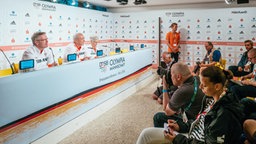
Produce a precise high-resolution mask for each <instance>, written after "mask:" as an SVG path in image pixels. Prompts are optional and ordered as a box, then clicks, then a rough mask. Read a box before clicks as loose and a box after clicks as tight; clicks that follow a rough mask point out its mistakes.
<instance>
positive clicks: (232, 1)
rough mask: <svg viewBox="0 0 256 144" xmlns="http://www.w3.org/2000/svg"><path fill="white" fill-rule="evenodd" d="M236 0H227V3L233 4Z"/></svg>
mask: <svg viewBox="0 0 256 144" xmlns="http://www.w3.org/2000/svg"><path fill="white" fill-rule="evenodd" d="M235 1H236V0H225V2H226V4H232V3H234V2H235Z"/></svg>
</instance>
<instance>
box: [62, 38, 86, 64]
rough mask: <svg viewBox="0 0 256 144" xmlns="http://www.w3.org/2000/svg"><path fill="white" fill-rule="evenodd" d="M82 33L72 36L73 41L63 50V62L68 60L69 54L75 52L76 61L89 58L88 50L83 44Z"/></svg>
mask: <svg viewBox="0 0 256 144" xmlns="http://www.w3.org/2000/svg"><path fill="white" fill-rule="evenodd" d="M84 42H85V40H84V35H83V34H82V33H77V34H75V35H74V37H73V43H70V44H69V45H68V46H67V47H66V49H65V52H64V58H63V59H64V62H68V60H67V56H68V55H69V54H76V61H84V60H88V59H90V54H89V53H90V50H89V49H88V48H87V47H86V46H85V44H84Z"/></svg>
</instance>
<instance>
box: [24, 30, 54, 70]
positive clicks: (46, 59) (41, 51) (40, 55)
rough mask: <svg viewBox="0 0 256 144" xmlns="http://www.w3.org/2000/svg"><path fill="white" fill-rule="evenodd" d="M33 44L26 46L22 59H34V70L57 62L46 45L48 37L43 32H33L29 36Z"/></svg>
mask: <svg viewBox="0 0 256 144" xmlns="http://www.w3.org/2000/svg"><path fill="white" fill-rule="evenodd" d="M31 40H32V43H33V45H32V46H30V47H28V48H27V49H26V50H25V51H24V53H23V56H22V60H28V59H34V64H35V65H34V70H39V69H44V68H48V67H52V66H56V65H57V64H56V63H55V61H54V55H53V52H52V50H51V48H49V47H48V38H47V36H46V33H45V32H35V33H34V34H33V35H32V37H31Z"/></svg>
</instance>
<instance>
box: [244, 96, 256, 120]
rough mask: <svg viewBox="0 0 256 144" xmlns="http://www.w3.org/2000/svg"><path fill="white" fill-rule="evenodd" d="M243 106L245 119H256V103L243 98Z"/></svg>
mask: <svg viewBox="0 0 256 144" xmlns="http://www.w3.org/2000/svg"><path fill="white" fill-rule="evenodd" d="M241 104H242V105H243V106H244V114H245V116H244V118H245V119H256V101H255V100H253V99H250V98H243V99H242V100H241Z"/></svg>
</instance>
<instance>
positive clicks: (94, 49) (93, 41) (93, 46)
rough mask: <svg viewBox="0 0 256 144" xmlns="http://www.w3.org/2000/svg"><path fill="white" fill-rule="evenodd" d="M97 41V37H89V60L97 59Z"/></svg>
mask: <svg viewBox="0 0 256 144" xmlns="http://www.w3.org/2000/svg"><path fill="white" fill-rule="evenodd" d="M98 40H99V38H98V37H97V36H91V37H90V42H91V47H89V52H88V54H89V57H90V59H94V58H97V44H98Z"/></svg>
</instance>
